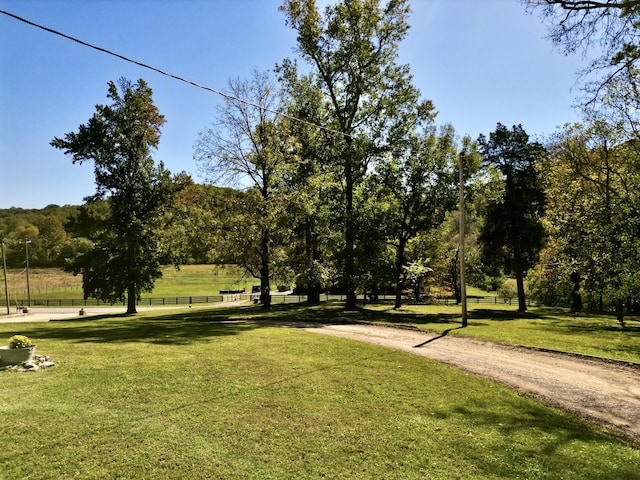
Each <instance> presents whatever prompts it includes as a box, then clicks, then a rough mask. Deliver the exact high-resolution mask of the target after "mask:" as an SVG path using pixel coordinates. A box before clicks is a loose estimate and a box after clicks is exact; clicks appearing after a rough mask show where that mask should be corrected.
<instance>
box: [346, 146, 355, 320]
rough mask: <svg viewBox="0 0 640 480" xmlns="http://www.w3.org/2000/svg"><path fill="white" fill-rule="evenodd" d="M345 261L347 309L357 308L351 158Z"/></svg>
mask: <svg viewBox="0 0 640 480" xmlns="http://www.w3.org/2000/svg"><path fill="white" fill-rule="evenodd" d="M345 179H346V185H345V197H346V209H345V235H344V236H345V261H344V275H345V287H346V289H347V300H346V304H345V309H346V310H355V309H356V282H355V224H354V223H355V222H354V215H353V168H352V166H351V159H347V164H346V165H345Z"/></svg>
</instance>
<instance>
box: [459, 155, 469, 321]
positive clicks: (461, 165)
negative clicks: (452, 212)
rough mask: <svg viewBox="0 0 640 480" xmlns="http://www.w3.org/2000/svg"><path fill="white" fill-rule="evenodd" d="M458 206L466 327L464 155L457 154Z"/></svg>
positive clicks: (463, 313)
mask: <svg viewBox="0 0 640 480" xmlns="http://www.w3.org/2000/svg"><path fill="white" fill-rule="evenodd" d="M458 163H459V165H458V169H459V180H460V182H459V183H460V185H459V193H460V202H459V203H460V204H459V207H458V210H459V211H460V300H461V302H460V303H461V304H462V326H463V327H466V326H467V285H466V280H465V261H464V172H463V170H464V155H463V154H458Z"/></svg>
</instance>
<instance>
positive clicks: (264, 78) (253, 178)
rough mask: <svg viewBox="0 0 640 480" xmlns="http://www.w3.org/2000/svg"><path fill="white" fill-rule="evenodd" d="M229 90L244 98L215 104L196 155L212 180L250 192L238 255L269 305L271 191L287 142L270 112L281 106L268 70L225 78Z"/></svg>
mask: <svg viewBox="0 0 640 480" xmlns="http://www.w3.org/2000/svg"><path fill="white" fill-rule="evenodd" d="M229 90H230V93H231V95H233V97H235V98H236V99H243V100H245V101H238V100H235V99H231V98H229V99H228V100H227V101H226V102H225V104H224V105H223V106H221V107H220V108H219V109H218V116H217V120H216V123H215V124H214V125H213V127H212V128H209V129H207V130H206V131H204V132H202V133H201V134H200V137H199V139H198V141H197V143H196V147H195V159H196V162H198V164H199V166H200V167H201V168H202V169H203V170H204V172H205V173H206V174H207V176H208V178H209V181H211V182H212V183H214V184H228V183H229V182H231V183H232V184H235V185H241V186H244V187H245V188H246V187H248V189H249V190H253V191H254V192H253V193H254V194H255V195H254V196H253V198H254V200H255V204H254V205H253V206H252V207H251V208H250V209H248V210H247V214H246V217H245V221H246V223H245V226H244V229H243V230H242V231H239V232H238V234H239V235H240V237H239V238H238V243H237V246H238V254H239V255H238V259H239V261H240V263H241V264H242V265H243V266H244V267H245V268H246V269H247V271H249V273H251V274H252V275H254V276H256V277H257V278H260V301H261V303H262V305H263V307H264V308H269V307H270V306H271V293H270V291H271V288H270V282H271V278H272V277H273V275H274V272H272V267H273V259H274V256H273V254H274V251H273V249H274V247H277V245H275V244H274V241H275V240H276V238H277V236H276V232H275V229H276V228H275V227H276V224H277V220H278V214H279V212H280V211H281V207H282V203H283V199H282V197H281V196H279V195H276V191H277V189H278V185H279V182H280V180H281V168H283V165H284V163H285V160H286V158H287V152H288V151H289V150H290V148H289V147H290V146H289V145H288V136H287V134H286V133H284V130H283V129H282V126H281V124H280V123H279V119H278V118H277V116H276V115H275V114H274V113H273V112H274V111H276V110H279V109H280V102H281V97H280V94H279V91H278V89H277V87H276V85H274V82H273V81H272V79H271V78H270V75H269V73H268V72H258V71H254V73H253V76H252V77H251V79H250V80H248V81H244V80H240V79H235V80H230V81H229ZM247 102H249V103H247ZM247 241H249V243H250V245H248V244H247Z"/></svg>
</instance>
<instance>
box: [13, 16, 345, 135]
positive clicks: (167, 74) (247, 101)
mask: <svg viewBox="0 0 640 480" xmlns="http://www.w3.org/2000/svg"><path fill="white" fill-rule="evenodd" d="M0 13H3V14H5V15H7V16H9V17H11V18H14V19H16V20H18V21H20V22H23V23H26V24H27V25H31V26H32V27H36V28H39V29H41V30H44V31H45V32H49V33H52V34H54V35H58V36H60V37H62V38H66V39H67V40H71V41H72V42H76V43H79V44H80V45H83V46H85V47H89V48H92V49H94V50H97V51H99V52H102V53H106V54H107V55H112V56H114V57H116V58H119V59H120V60H124V61H125V62H129V63H133V64H134V65H138V66H139V67H142V68H146V69H148V70H152V71H154V72H156V73H159V74H161V75H164V76H167V77H170V78H173V79H174V80H178V81H180V82H183V83H186V84H188V85H191V86H193V87H196V88H200V89H202V90H206V91H208V92H212V93H215V94H216V95H220V96H221V97H223V98H224V99H225V100H231V101H235V102H239V103H243V104H245V105H248V106H250V107H253V108H257V109H259V110H262V111H264V112H269V113H273V114H274V115H278V116H281V117H284V118H287V119H289V120H293V121H294V122H299V123H303V124H305V125H309V126H312V127H316V128H319V129H321V130H324V131H326V132H330V133H337V134H338V135H342V136H345V137H348V136H349V135H348V134H346V133H343V132H339V131H338V130H334V129H331V128H328V127H324V126H322V125H318V124H317V123H313V122H310V121H308V120H304V119H302V118H298V117H295V116H293V115H290V114H288V113H284V112H280V111H278V110H272V109H270V108H266V107H263V106H261V105H258V104H256V103H253V102H250V101H249V100H245V99H243V98H239V97H236V96H234V95H229V94H228V93H225V92H223V91H221V90H217V89H215V88H211V87H207V86H206V85H200V84H199V83H196V82H193V81H191V80H188V79H186V78H184V77H180V76H178V75H174V74H172V73H169V72H165V71H164V70H161V69H159V68H156V67H153V66H151V65H147V64H146V63H142V62H139V61H137V60H133V59H131V58H128V57H125V56H124V55H120V54H119V53H115V52H112V51H111V50H107V49H106V48H102V47H98V46H96V45H93V44H91V43H87V42H85V41H83V40H80V39H78V38H75V37H72V36H70V35H66V34H64V33H62V32H59V31H57V30H54V29H52V28H48V27H45V26H44V25H40V24H38V23H35V22H32V21H30V20H27V19H26V18H23V17H19V16H18V15H15V14H13V13H10V12H7V11H5V10H2V9H0Z"/></svg>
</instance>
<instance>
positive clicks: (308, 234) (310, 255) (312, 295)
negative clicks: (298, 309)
mask: <svg viewBox="0 0 640 480" xmlns="http://www.w3.org/2000/svg"><path fill="white" fill-rule="evenodd" d="M316 237H317V235H316V234H315V229H314V222H313V221H312V219H310V218H307V221H306V222H305V249H306V256H307V265H308V268H309V269H311V268H313V265H314V262H315V260H317V259H318V248H317V245H316V243H317V242H316ZM316 278H317V276H316V275H315V272H313V275H307V285H306V287H307V288H306V290H307V303H309V304H310V305H319V304H320V285H319V284H318V282H317V281H316V280H315V279H316Z"/></svg>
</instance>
